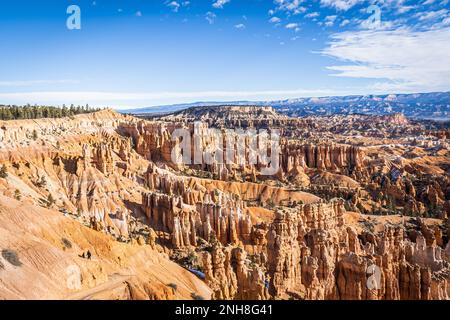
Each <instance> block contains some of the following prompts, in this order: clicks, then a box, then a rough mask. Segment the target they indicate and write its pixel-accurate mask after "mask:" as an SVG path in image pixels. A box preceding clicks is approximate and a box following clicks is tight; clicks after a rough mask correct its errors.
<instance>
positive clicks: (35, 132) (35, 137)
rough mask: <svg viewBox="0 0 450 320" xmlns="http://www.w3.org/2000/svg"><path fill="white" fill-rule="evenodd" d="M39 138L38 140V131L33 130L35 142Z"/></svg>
mask: <svg viewBox="0 0 450 320" xmlns="http://www.w3.org/2000/svg"><path fill="white" fill-rule="evenodd" d="M37 138H38V133H37V131H36V129H34V130H33V140H35V141H36V140H37Z"/></svg>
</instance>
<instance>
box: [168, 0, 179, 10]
mask: <svg viewBox="0 0 450 320" xmlns="http://www.w3.org/2000/svg"><path fill="white" fill-rule="evenodd" d="M167 6H168V7H169V8H170V9H172V11H173V12H178V9H180V7H181V5H180V4H179V3H178V2H176V1H171V2H169V3H168V4H167Z"/></svg>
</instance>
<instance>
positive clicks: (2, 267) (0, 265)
mask: <svg viewBox="0 0 450 320" xmlns="http://www.w3.org/2000/svg"><path fill="white" fill-rule="evenodd" d="M2 269H5V265H4V264H3V262H2V261H1V260H0V270H2Z"/></svg>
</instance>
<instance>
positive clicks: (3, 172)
mask: <svg viewBox="0 0 450 320" xmlns="http://www.w3.org/2000/svg"><path fill="white" fill-rule="evenodd" d="M7 177H8V169H6V166H5V165H3V166H2V167H1V168H0V178H2V179H6V178H7Z"/></svg>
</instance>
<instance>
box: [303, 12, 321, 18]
mask: <svg viewBox="0 0 450 320" xmlns="http://www.w3.org/2000/svg"><path fill="white" fill-rule="evenodd" d="M318 16H320V13H318V12H311V13H308V14H307V15H305V17H306V18H317V17H318Z"/></svg>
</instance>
